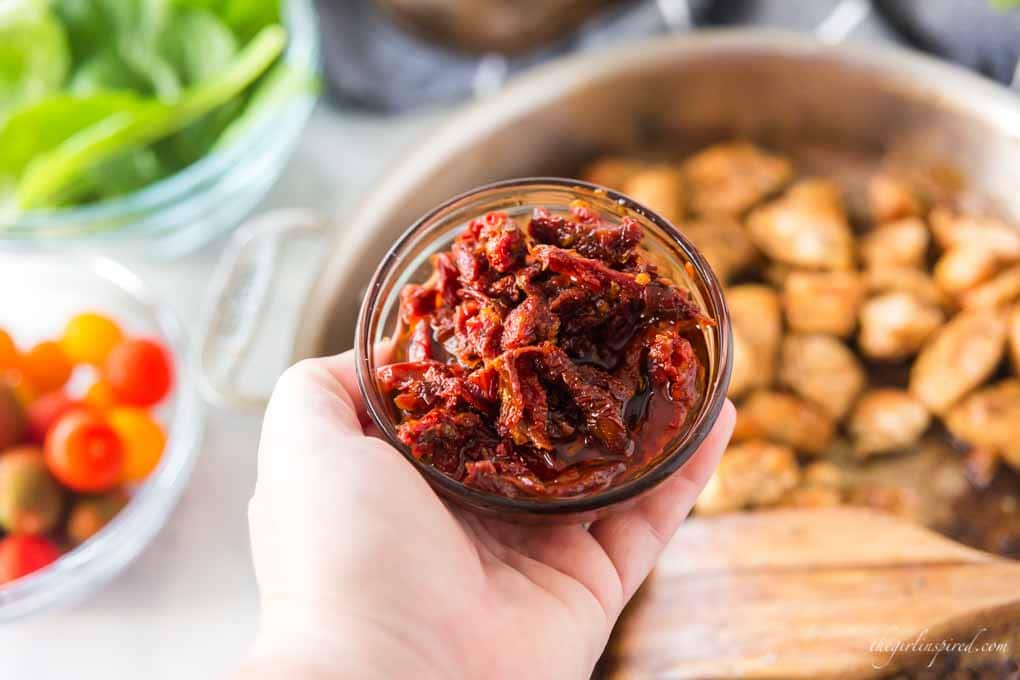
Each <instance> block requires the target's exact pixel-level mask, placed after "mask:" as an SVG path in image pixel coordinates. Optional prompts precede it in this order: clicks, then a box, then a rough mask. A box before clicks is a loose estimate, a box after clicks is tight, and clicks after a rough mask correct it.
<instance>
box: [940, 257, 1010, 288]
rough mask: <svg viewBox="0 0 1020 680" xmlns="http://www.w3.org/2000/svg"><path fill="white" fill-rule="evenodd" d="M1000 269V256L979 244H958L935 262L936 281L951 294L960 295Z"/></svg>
mask: <svg viewBox="0 0 1020 680" xmlns="http://www.w3.org/2000/svg"><path fill="white" fill-rule="evenodd" d="M998 269H999V258H998V257H996V256H995V253H993V252H992V251H990V250H986V249H984V248H981V247H979V246H957V247H955V248H950V249H949V250H947V251H946V252H944V253H943V254H942V257H940V258H939V259H938V262H936V263H935V270H934V272H933V274H934V277H935V283H936V284H938V286H939V288H941V289H942V290H944V291H945V292H947V293H949V294H950V295H959V294H961V293H963V292H964V291H967V290H970V289H971V288H973V287H974V286H976V285H978V284H980V283H982V282H983V281H987V280H988V279H990V278H991V277H992V276H993V275H994V274H995V272H996V271H998Z"/></svg>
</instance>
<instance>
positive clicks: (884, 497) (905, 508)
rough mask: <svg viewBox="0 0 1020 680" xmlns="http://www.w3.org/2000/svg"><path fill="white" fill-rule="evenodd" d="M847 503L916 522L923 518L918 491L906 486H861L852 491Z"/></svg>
mask: <svg viewBox="0 0 1020 680" xmlns="http://www.w3.org/2000/svg"><path fill="white" fill-rule="evenodd" d="M847 502H848V503H849V504H850V505H861V506H864V507H866V508H871V509H873V510H879V511H881V512H885V513H889V514H890V515H896V516H897V517H902V518H904V519H907V520H911V521H914V522H916V521H918V520H919V519H920V516H921V499H920V498H919V497H918V495H917V492H916V491H914V490H913V489H908V488H907V487H904V486H880V485H869V486H860V487H857V488H855V489H853V490H852V491H851V493H850V494H849V496H848V497H847Z"/></svg>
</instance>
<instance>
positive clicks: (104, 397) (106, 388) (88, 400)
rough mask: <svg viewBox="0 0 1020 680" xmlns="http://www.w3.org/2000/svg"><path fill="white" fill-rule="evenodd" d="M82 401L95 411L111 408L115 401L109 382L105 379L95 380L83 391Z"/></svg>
mask: <svg viewBox="0 0 1020 680" xmlns="http://www.w3.org/2000/svg"><path fill="white" fill-rule="evenodd" d="M82 401H84V402H85V404H86V405H87V406H89V407H90V408H92V409H95V410H96V411H107V410H109V409H111V408H113V407H114V405H115V403H116V402H115V401H114V398H113V390H112V389H111V388H110V383H108V382H106V381H105V380H97V381H96V382H94V383H92V384H91V385H90V386H89V388H88V389H87V390H86V391H85V396H84V397H83V398H82Z"/></svg>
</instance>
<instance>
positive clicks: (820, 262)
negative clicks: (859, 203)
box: [747, 180, 854, 270]
mask: <svg viewBox="0 0 1020 680" xmlns="http://www.w3.org/2000/svg"><path fill="white" fill-rule="evenodd" d="M747 228H748V232H749V233H750V235H751V240H752V241H754V243H755V245H757V246H758V248H759V249H760V250H761V251H762V252H764V253H765V254H766V255H768V256H769V257H771V258H772V259H775V260H779V261H780V262H785V263H787V264H790V265H794V266H797V267H804V268H807V269H837V270H847V269H850V268H852V267H853V264H854V240H853V235H852V233H851V231H850V223H849V221H848V220H847V215H846V210H845V209H844V207H843V201H842V199H841V198H840V194H839V188H838V187H837V186H836V185H835V184H833V183H832V182H829V181H826V180H805V181H802V182H799V183H798V184H796V185H794V186H793V187H792V188H791V189H790V190H789V191H787V192H786V193H785V194H784V195H783V196H782V197H781V198H779V199H777V200H775V201H772V202H771V203H768V204H767V205H764V206H762V207H760V208H757V209H755V210H754V211H753V212H752V213H751V216H750V217H749V218H748V221H747Z"/></svg>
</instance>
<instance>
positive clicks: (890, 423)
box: [847, 388, 931, 457]
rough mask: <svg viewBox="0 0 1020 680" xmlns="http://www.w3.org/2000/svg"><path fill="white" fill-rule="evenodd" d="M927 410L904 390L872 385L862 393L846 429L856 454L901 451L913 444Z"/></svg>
mask: <svg viewBox="0 0 1020 680" xmlns="http://www.w3.org/2000/svg"><path fill="white" fill-rule="evenodd" d="M930 424H931V414H930V413H928V409H927V408H925V406H924V404H922V403H921V402H920V401H918V400H917V399H915V398H914V397H912V396H911V395H910V393H909V392H906V391H905V390H897V389H892V388H888V389H876V390H871V391H869V392H866V393H864V394H863V395H862V396H861V398H860V400H859V401H858V402H857V406H856V407H854V412H853V415H851V417H850V423H849V425H848V426H847V429H848V430H849V432H850V437H851V438H852V439H853V444H854V452H855V453H856V454H857V455H858V456H862V457H863V456H872V455H875V454H879V453H891V452H893V451H901V450H903V449H906V448H908V447H911V446H913V445H915V444H917V443H918V442H919V441H920V440H921V436H922V435H924V433H925V431H926V430H927V429H928V426H929V425H930Z"/></svg>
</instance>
